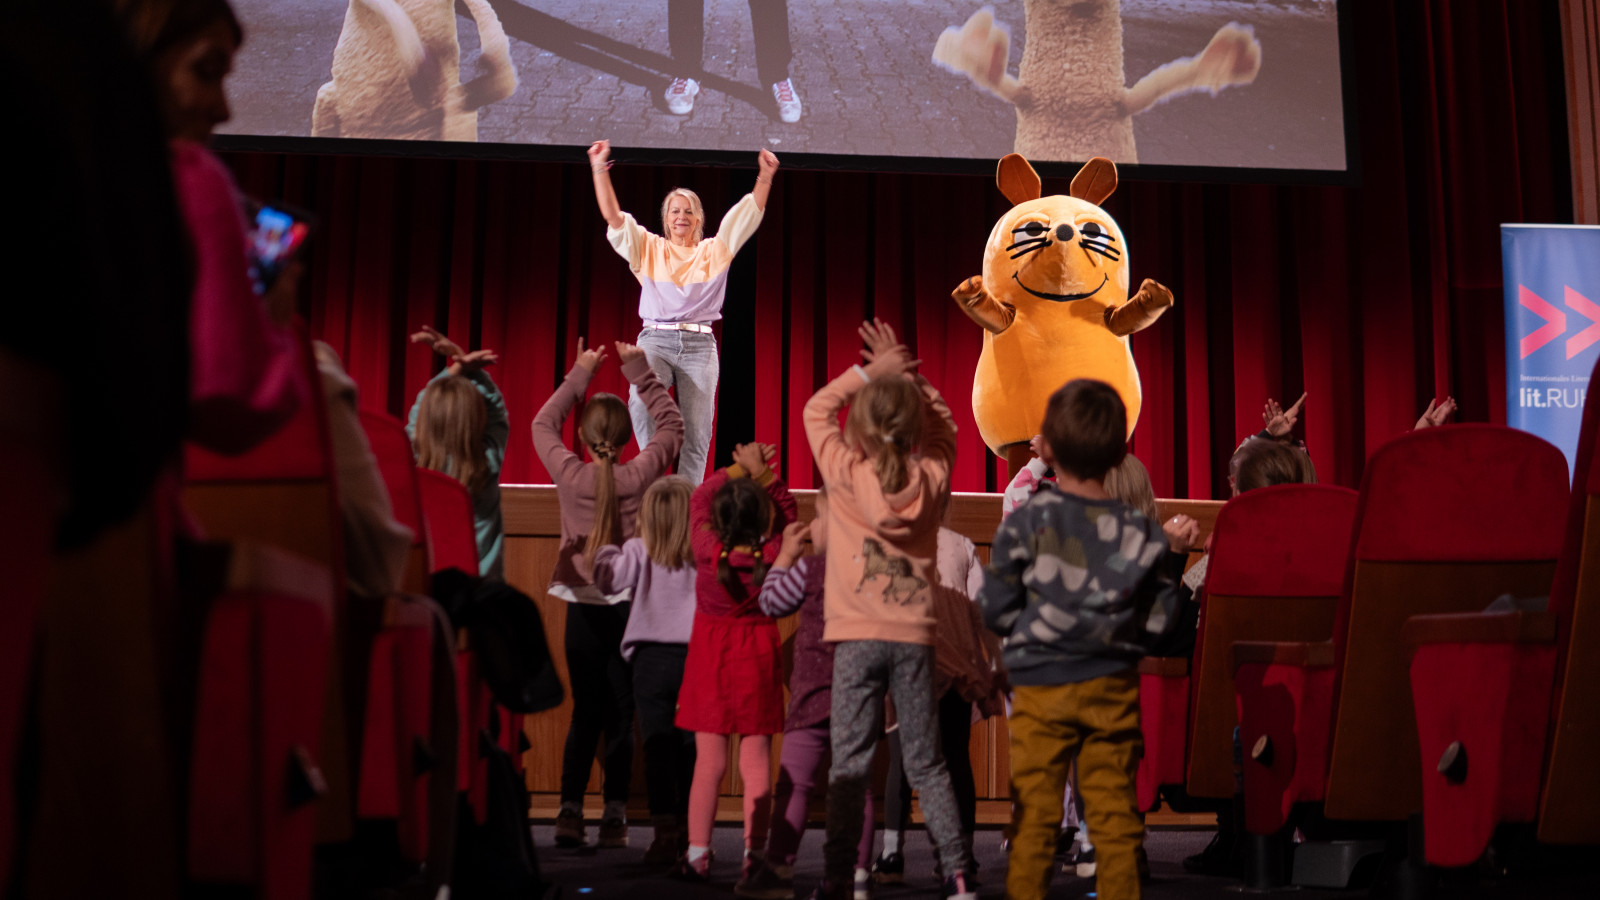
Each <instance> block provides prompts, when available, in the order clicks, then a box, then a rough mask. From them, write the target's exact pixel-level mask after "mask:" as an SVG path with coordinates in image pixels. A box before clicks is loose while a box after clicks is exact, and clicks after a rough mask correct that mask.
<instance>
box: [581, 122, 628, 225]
mask: <svg viewBox="0 0 1600 900" xmlns="http://www.w3.org/2000/svg"><path fill="white" fill-rule="evenodd" d="M610 157H611V142H610V141H595V142H594V143H592V144H590V145H589V170H590V171H591V172H593V173H594V199H595V201H596V202H598V203H599V204H600V215H601V217H602V218H604V219H605V220H606V224H607V225H609V226H611V227H612V228H621V227H622V207H621V205H619V204H618V203H617V192H616V191H615V190H614V189H612V187H611V173H610V172H609V171H608V170H609V169H610V168H611V159H610Z"/></svg>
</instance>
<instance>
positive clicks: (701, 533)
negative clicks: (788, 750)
mask: <svg viewBox="0 0 1600 900" xmlns="http://www.w3.org/2000/svg"><path fill="white" fill-rule="evenodd" d="M772 457H773V449H772V447H771V446H770V445H767V444H753V443H752V444H740V445H738V446H737V447H735V448H734V451H733V460H734V462H733V465H731V466H729V467H728V468H726V469H723V470H721V471H718V472H714V473H712V475H711V477H710V478H707V479H706V480H705V483H704V484H702V485H700V487H698V488H696V489H695V492H694V496H693V497H692V498H691V499H690V505H689V527H690V540H691V541H692V543H693V545H694V560H695V568H696V573H697V574H696V579H695V616H694V632H693V634H692V635H691V636H690V638H689V658H688V660H687V661H686V662H685V663H684V672H683V691H682V694H681V696H684V697H687V698H691V699H690V700H689V702H685V703H680V704H679V705H678V720H677V722H678V727H679V728H684V729H687V730H689V731H693V732H694V733H695V735H694V737H695V764H694V784H693V786H692V787H691V788H690V789H689V850H688V852H687V853H686V854H684V858H683V860H682V862H681V863H680V864H679V865H678V867H677V869H675V870H674V874H676V875H677V876H679V877H681V878H684V879H687V880H691V881H702V882H703V881H706V880H707V879H708V878H709V876H710V870H711V830H712V826H713V824H714V820H715V818H716V812H717V795H718V793H719V791H720V788H721V785H722V776H723V774H724V773H725V772H726V771H727V768H728V745H729V738H730V737H731V736H732V735H735V734H737V735H739V736H740V741H739V774H740V776H741V777H742V778H743V780H744V845H745V854H744V865H743V871H742V874H741V876H740V879H739V884H738V885H736V886H735V888H734V889H735V890H736V891H740V892H741V893H745V892H748V891H749V890H750V887H749V886H750V884H752V883H753V882H754V881H755V880H757V879H758V878H760V877H762V870H763V869H764V868H765V862H764V860H763V851H764V849H765V847H766V840H767V818H768V816H769V815H770V814H771V807H772V777H771V774H770V772H769V766H770V756H771V750H772V735H774V734H776V733H777V732H778V731H779V730H780V729H781V728H782V725H783V661H782V659H781V658H780V656H779V653H778V625H777V622H776V621H775V620H774V619H773V618H772V617H771V616H769V615H767V614H766V613H765V612H763V611H762V609H761V604H760V601H759V599H758V597H759V592H760V590H761V585H762V583H763V582H764V581H765V579H766V577H767V572H768V570H769V568H770V567H771V565H772V563H773V561H774V560H776V559H777V556H778V550H779V548H780V546H781V545H782V542H783V532H784V529H785V528H786V527H787V526H788V525H789V524H790V523H791V522H794V521H795V519H796V518H797V513H798V507H797V506H796V505H795V501H794V496H793V495H792V494H790V493H789V488H788V487H786V486H785V485H784V483H783V481H782V480H781V479H779V478H778V477H777V473H776V472H774V471H773V470H772V468H771V467H770V463H771V461H772Z"/></svg>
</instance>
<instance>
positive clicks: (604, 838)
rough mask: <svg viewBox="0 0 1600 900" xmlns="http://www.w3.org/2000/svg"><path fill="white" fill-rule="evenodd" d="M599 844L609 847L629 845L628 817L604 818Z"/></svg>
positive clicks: (601, 824) (601, 823)
mask: <svg viewBox="0 0 1600 900" xmlns="http://www.w3.org/2000/svg"><path fill="white" fill-rule="evenodd" d="M598 843H599V846H601V847H608V848H617V847H626V846H628V821H627V820H626V819H603V820H601V822H600V840H599V842H598Z"/></svg>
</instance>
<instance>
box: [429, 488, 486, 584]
mask: <svg viewBox="0 0 1600 900" xmlns="http://www.w3.org/2000/svg"><path fill="white" fill-rule="evenodd" d="M417 482H418V486H419V487H420V488H421V494H422V516H423V519H424V520H426V522H427V526H426V531H427V533H428V571H429V572H442V571H444V570H445V569H460V570H461V571H463V572H465V573H467V574H468V575H477V574H478V536H477V532H476V530H475V529H474V527H473V520H472V495H471V494H470V493H468V492H467V488H466V485H463V484H462V483H461V482H459V481H457V480H455V479H454V478H451V477H450V476H449V475H446V474H444V473H443V472H435V471H433V470H432V469H421V468H419V469H417Z"/></svg>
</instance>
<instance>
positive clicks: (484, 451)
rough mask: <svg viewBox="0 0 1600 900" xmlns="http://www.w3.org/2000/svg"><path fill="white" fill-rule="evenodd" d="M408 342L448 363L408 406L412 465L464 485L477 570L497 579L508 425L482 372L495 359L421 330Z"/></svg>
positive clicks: (501, 564) (501, 565)
mask: <svg viewBox="0 0 1600 900" xmlns="http://www.w3.org/2000/svg"><path fill="white" fill-rule="evenodd" d="M411 341H412V343H416V344H427V345H428V346H430V347H432V348H433V352H435V353H437V354H439V355H440V356H443V357H444V358H445V359H448V360H449V361H450V364H449V365H448V366H445V368H444V369H443V370H442V371H440V372H439V374H438V375H435V376H434V377H433V380H432V381H429V382H428V384H427V386H426V387H424V388H423V389H422V391H421V393H419V394H417V402H416V403H414V404H412V406H411V418H410V421H409V422H407V423H406V434H409V435H410V436H411V444H412V446H413V447H414V448H415V450H416V453H417V465H419V466H421V467H423V468H424V469H433V470H434V471H437V472H443V473H444V474H446V475H449V476H450V477H451V478H454V479H455V480H457V481H459V482H461V483H462V484H464V485H466V486H467V490H468V491H470V492H471V493H472V521H473V526H474V528H475V529H476V531H477V536H478V571H479V573H480V574H482V575H483V577H484V578H494V579H500V578H503V577H504V574H503V570H504V566H505V560H504V553H503V550H504V544H505V526H504V525H503V524H502V523H501V520H500V465H501V464H502V463H503V462H505V458H506V439H507V437H509V436H510V434H511V420H510V418H509V417H508V416H507V415H506V402H505V400H504V399H502V398H501V396H500V388H499V387H497V386H496V385H495V383H494V379H493V378H490V377H489V373H488V372H485V371H484V368H485V367H486V366H492V365H494V364H495V363H497V362H499V361H500V357H499V355H498V354H496V353H495V352H494V351H493V350H474V351H472V352H471V353H468V352H466V351H464V350H462V349H461V346H460V345H459V344H457V343H456V342H455V341H452V340H450V339H449V338H447V337H445V336H444V335H442V334H440V333H439V332H437V331H434V330H433V329H432V328H429V327H428V326H426V325H424V326H423V327H422V330H421V331H419V332H417V333H416V334H413V335H412V336H411Z"/></svg>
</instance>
